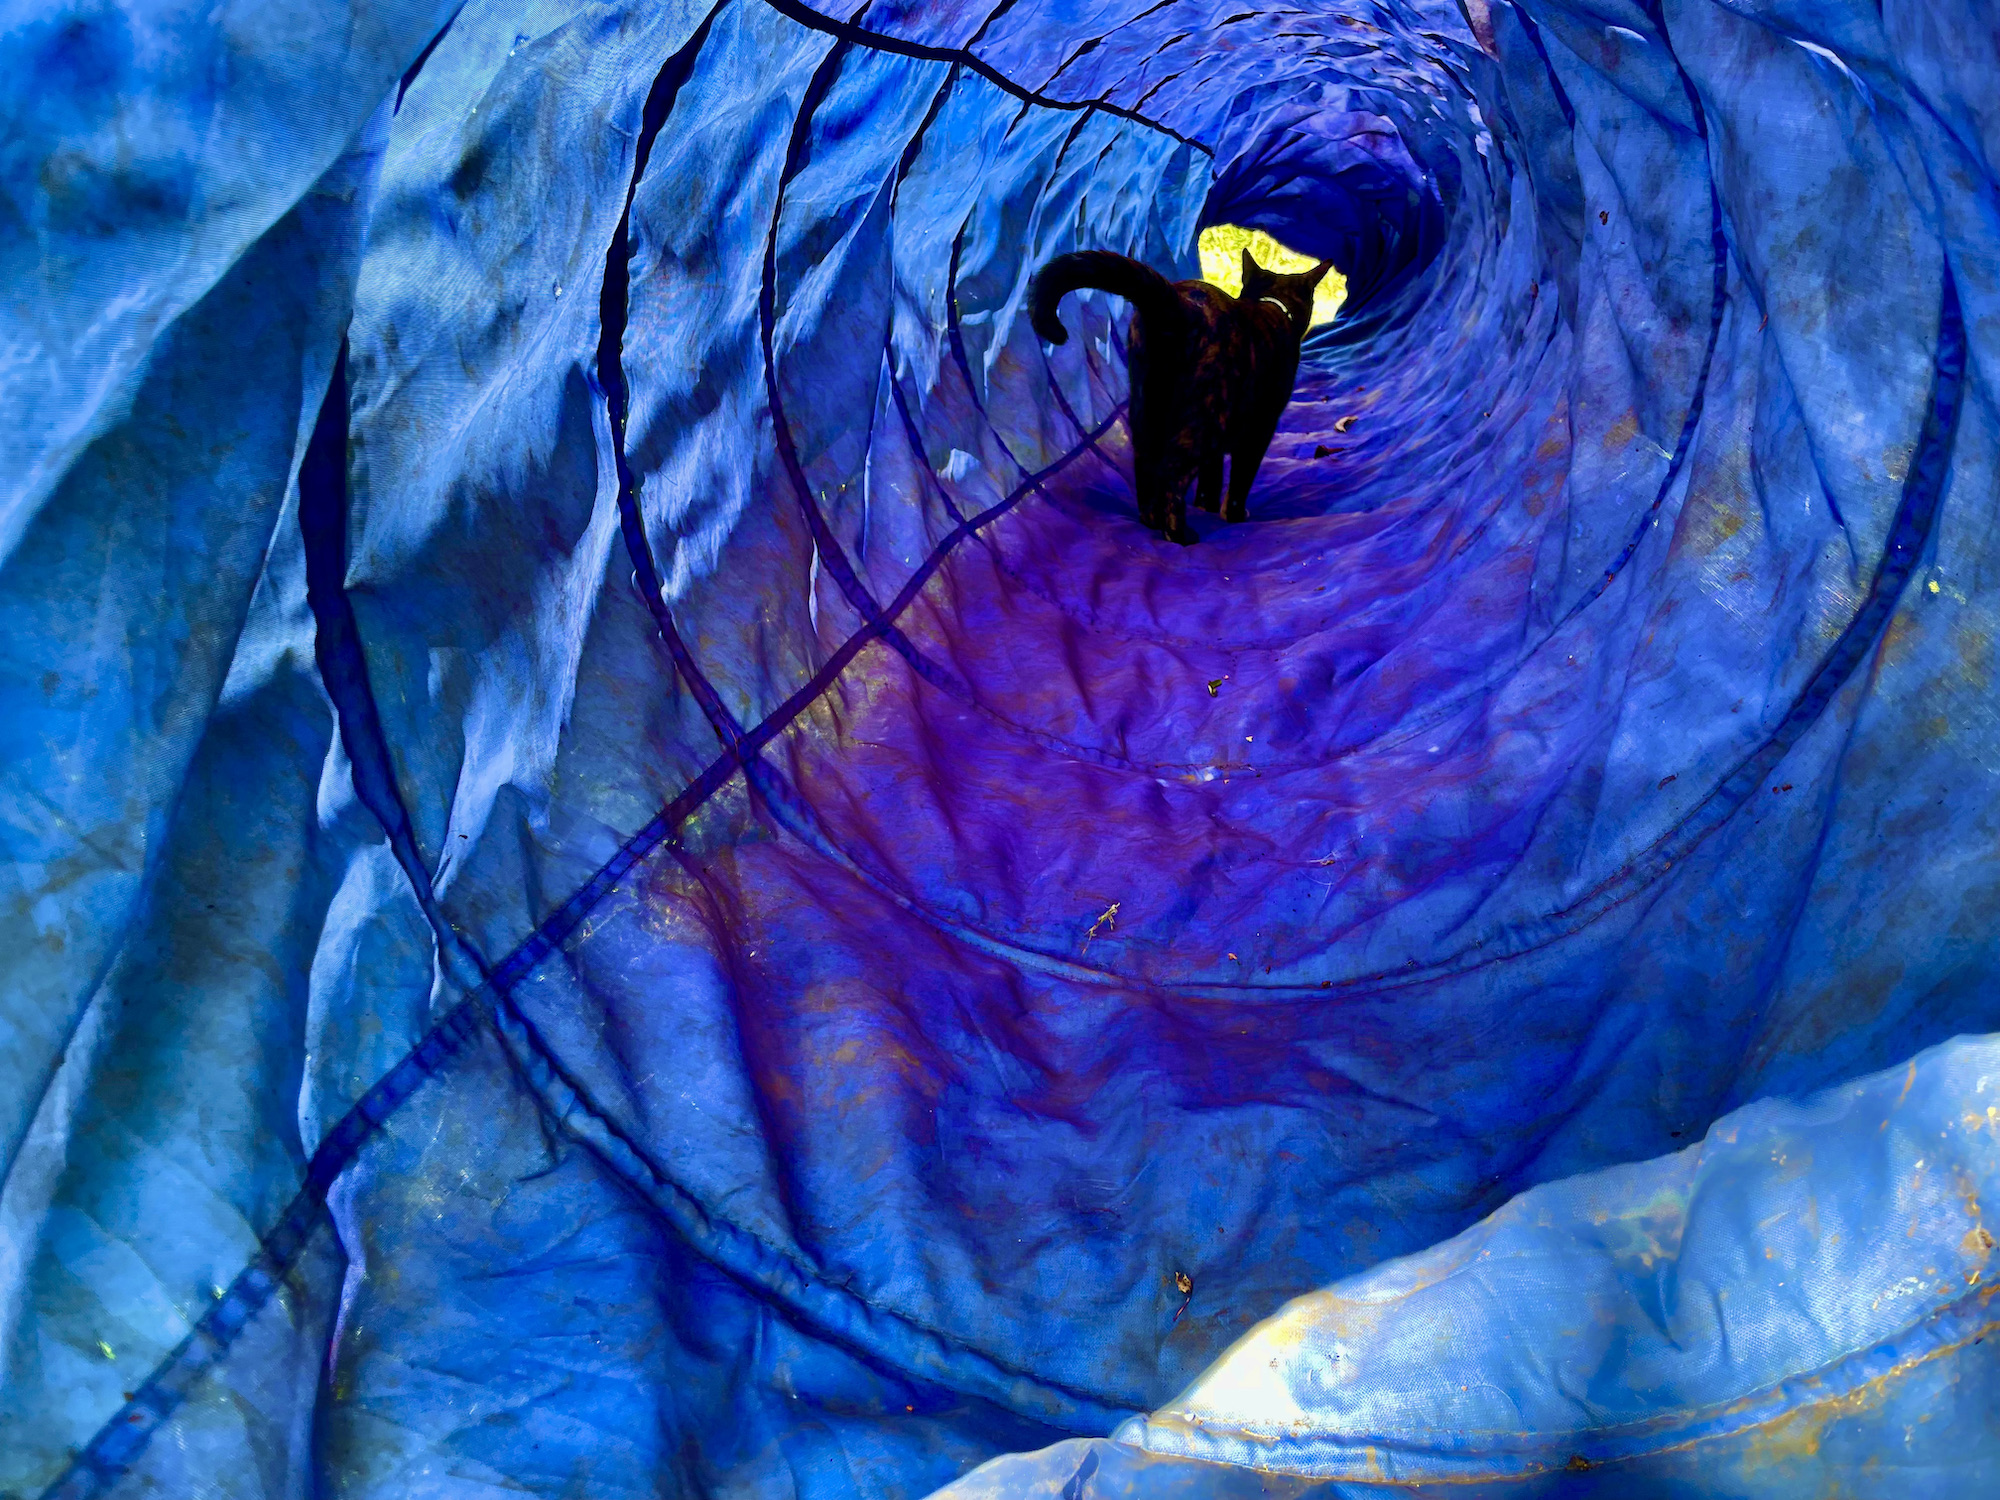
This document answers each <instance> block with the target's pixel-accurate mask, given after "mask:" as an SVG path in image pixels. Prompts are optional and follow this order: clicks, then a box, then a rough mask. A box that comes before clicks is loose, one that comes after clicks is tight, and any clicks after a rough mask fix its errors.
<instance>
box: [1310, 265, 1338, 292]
mask: <svg viewBox="0 0 2000 1500" xmlns="http://www.w3.org/2000/svg"><path fill="white" fill-rule="evenodd" d="M1332 269H1333V262H1332V261H1330V260H1323V261H1321V262H1320V263H1319V264H1318V265H1316V266H1314V267H1313V268H1312V272H1311V274H1312V285H1314V286H1318V285H1319V284H1320V283H1321V282H1322V281H1324V280H1326V273H1327V272H1328V271H1331V270H1332Z"/></svg>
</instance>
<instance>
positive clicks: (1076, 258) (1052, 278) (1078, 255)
mask: <svg viewBox="0 0 2000 1500" xmlns="http://www.w3.org/2000/svg"><path fill="white" fill-rule="evenodd" d="M1081 287H1094V288H1096V289H1097V290H1098V291H1100V292H1109V293H1111V295H1112V296H1114V297H1123V298H1124V299H1125V300H1126V301H1127V302H1129V303H1131V304H1132V306H1133V307H1134V308H1136V309H1137V310H1138V313H1139V316H1140V318H1141V319H1143V320H1144V325H1145V327H1146V329H1147V337H1148V338H1152V337H1154V336H1155V335H1156V334H1160V333H1164V332H1165V331H1166V330H1167V328H1168V327H1170V326H1171V325H1173V324H1174V323H1176V322H1178V321H1179V319H1180V315H1181V304H1180V298H1179V296H1178V295H1176V293H1175V292H1174V284H1173V283H1172V282H1171V281H1169V280H1167V278H1166V277H1164V276H1162V275H1161V274H1160V273H1159V272H1158V271H1155V270H1154V269H1153V268H1152V267H1151V266H1149V265H1145V264H1144V263H1142V262H1140V261H1136V260H1134V259H1132V257H1131V256H1129V255H1120V254H1118V253H1117V252H1116V251H1112V250H1073V251H1071V252H1070V253H1069V254H1068V255H1058V256H1057V257H1056V258H1055V259H1054V260H1052V261H1050V262H1049V263H1048V264H1047V265H1045V266H1043V267H1042V268H1041V270H1039V271H1037V272H1036V273H1035V279H1034V282H1033V284H1032V285H1031V286H1030V287H1029V289H1028V306H1029V314H1028V316H1029V320H1030V321H1031V322H1032V323H1033V324H1034V325H1035V332H1036V333H1038V334H1040V335H1041V336H1042V337H1043V338H1044V339H1046V340H1047V341H1048V342H1049V343H1051V344H1066V343H1068V342H1069V330H1068V329H1067V328H1065V327H1063V324H1062V319H1061V318H1059V317H1057V316H1056V304H1057V303H1058V302H1060V301H1062V299H1063V298H1064V297H1066V296H1068V295H1069V294H1070V293H1071V292H1074V291H1076V290H1078V289H1079V288H1081Z"/></svg>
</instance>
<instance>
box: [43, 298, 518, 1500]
mask: <svg viewBox="0 0 2000 1500" xmlns="http://www.w3.org/2000/svg"><path fill="white" fill-rule="evenodd" d="M347 358H348V341H347V336H346V335H345V334H342V336H341V340H340V348H339V352H338V353H337V354H336V355H335V357H334V365H333V373H332V375H331V377H330V379H329V380H328V382H327V390H326V395H325V398H324V399H323V400H322V401H321V403H320V410H319V416H318V419H317V420H316V421H315V422H314V424H313V432H312V437H311V439H310V440H309V441H308V443H307V445H306V452H305V456H304V458H303V459H302V460H301V461H300V464H299V480H298V485H299V530H300V533H301V537H302V540H303V543H304V547H305V554H306V602H307V605H308V607H309V608H310V609H311V611H312V615H313V655H314V658H315V660H316V662H317V664H318V666H319V673H320V680H321V682H322V683H323V684H324V685H325V687H326V691H327V696H328V697H329V698H330V699H331V700H332V701H333V709H334V719H335V723H336V726H337V728H338V731H339V734H340V742H341V745H342V747H343V748H344V749H345V750H346V752H347V758H348V764H349V772H350V776H351V779H352V781H353V784H354V790H355V794H356V796H358V797H359V798H360V799H361V802H362V805H363V806H365V807H366V808H367V809H368V811H369V812H370V814H372V815H373V816H374V818H375V821H376V822H377V824H379V825H380V827H381V828H382V831H383V834H384V835H385V836H386V837H387V838H388V840H389V846H390V848H391V850H392V851H393V852H394V853H395V856H396V862H397V863H398V864H399V865H400V866H401V867H402V869H403V874H404V876H405V878H406V879H407V880H408V882H409V884H410V889H411V892H412V894H413V895H414V896H415V897H416V900H417V902H418V904H419V905H420V906H421V907H422V909H423V913H424V919H425V921H426V922H428V923H429V925H430V927H431V930H432V932H433V934H434V935H435V938H436V941H437V945H438V962H439V964H440V965H441V966H442V967H443V968H444V969H445V970H446V972H447V973H450V974H451V976H452V978H453V979H454V981H455V982H457V983H458V984H459V985H460V986H461V987H462V988H464V989H466V990H468V991H469V992H470V993H468V995H467V997H466V998H465V999H463V1000H461V1001H460V1002H459V1003H458V1004H457V1005H455V1006H454V1007H453V1008H452V1009H451V1010H450V1011H449V1012H448V1013H447V1014H446V1015H445V1017H444V1019H443V1020H441V1021H440V1022H439V1023H438V1024H437V1025H436V1026H434V1027H433V1028H432V1029H431V1030H430V1031H429V1032H428V1033H426V1034H425V1036H424V1037H423V1039H422V1040H421V1041H419V1042H418V1044H417V1045H416V1047H415V1048H414V1049H412V1050H411V1052H410V1053H409V1054H408V1055H407V1056H405V1057H404V1058H403V1059H402V1061H400V1062H398V1063H397V1064H396V1066H395V1067H393V1068H391V1069H390V1070H389V1072H388V1073H386V1074H384V1075H383V1077H382V1078H381V1079H379V1080H378V1081H377V1082H376V1083H375V1085H374V1087H372V1088H370V1089H369V1090H368V1091H367V1092H366V1093H365V1094H363V1095H362V1096H361V1098H360V1100H359V1101H358V1102H357V1103H356V1104H355V1105H354V1107H353V1108H352V1109H350V1110H349V1111H348V1112H347V1114H346V1115H345V1116H343V1117H342V1119H341V1121H340V1123H339V1124H338V1125H336V1126H335V1127H334V1128H333V1130H332V1131H331V1132H329V1133H328V1135H327V1136H326V1137H325V1138H324V1139H323V1140H322V1141H321V1142H320V1143H319V1146H318V1147H317V1148H316V1149H315V1150H314V1152H313V1155H312V1160H311V1162H310V1163H308V1165H307V1168H306V1179H305V1183H304V1185H303V1186H302V1187H301V1188H300V1189H299V1191H298V1193H297V1194H295V1195H294V1197H293V1198H292V1201H291V1203H290V1204H289V1205H288V1206H287V1208H286V1210H285V1213H284V1215H283V1217H282V1218H280V1220H279V1221H278V1225H277V1227H276V1228H275V1229H273V1230H272V1231H271V1232H270V1233H269V1234H267V1235H266V1236H264V1238H263V1240H262V1241H261V1243H260V1244H259V1246H258V1250H257V1254H256V1255H255V1256H254V1257H252V1259H251V1261H250V1264H249V1265H248V1266H247V1267H245V1268H244V1270H243V1271H242V1272H241V1273H239V1274H238V1276H237V1277H236V1279H235V1280H234V1281H233V1282H231V1283H230V1287H229V1290H228V1291H227V1292H225V1293H224V1294H223V1295H222V1296H221V1297H220V1298H218V1299H217V1300H216V1302H215V1305H214V1306H213V1307H211V1308H210V1309H209V1310H208V1312H207V1313H206V1314H204V1315H203V1317H202V1318H201V1320H200V1321H199V1322H197V1323H196V1324H195V1326H194V1329H193V1330H192V1331H191V1332H190V1333H189V1334H188V1335H187V1337H186V1338H184V1339H183V1340H181V1342H180V1344H179V1345H177V1346H176V1347H175V1349H174V1350H173V1352H172V1353H171V1354H169V1355H168V1356H167V1357H166V1359H165V1360H163V1361H162V1362H161V1363H160V1365H159V1366H158V1367H156V1369H155V1370H154V1373H153V1374H152V1375H151V1376H150V1377H149V1378H148V1379H147V1381H146V1383H145V1384H144V1385H143V1386H141V1387H140V1388H139V1389H138V1390H137V1391H135V1392H134V1393H133V1395H132V1397H131V1399H130V1400H128V1401H127V1402H125V1404H124V1405H123V1406H121V1407H120V1408H119V1409H118V1411H117V1412H116V1413H114V1414H113V1416H112V1417H111V1419H110V1421H108V1422H106V1423H105V1424H104V1426H102V1427H101V1428H99V1429H98V1431H97V1433H96V1434H95V1436H93V1437H92V1439H91V1440H90V1442H89V1443H88V1444H87V1445H86V1446H85V1447H84V1449H83V1451H82V1452H81V1453H79V1454H78V1455H77V1457H76V1458H75V1460H74V1461H72V1463H71V1464H70V1466H69V1467H68V1468H67V1469H66V1470H65V1471H64V1472H63V1474H62V1475H61V1476H60V1477H59V1478H58V1479H57V1480H56V1481H55V1483H54V1484H52V1485H51V1486H49V1488H48V1489H47V1490H46V1491H45V1492H44V1494H45V1495H46V1496H49V1497H62V1500H83V1497H86V1496H92V1495H96V1494H99V1493H100V1492H101V1491H102V1490H103V1489H104V1488H105V1487H107V1486H108V1485H110V1484H112V1483H114V1482H115V1481H116V1480H117V1479H118V1477H119V1475H121V1474H122V1473H123V1472H124V1471H125V1470H126V1469H127V1468H129V1467H130V1466H131V1464H132V1463H133V1462H134V1461H135V1460H136V1459H137V1458H138V1456H139V1454H140V1452H141V1451H142V1450H143V1449H144V1448H145V1446H146V1444H147V1443H148V1442H149V1441H150V1440H151V1438H152V1435H153V1433H154V1432H155V1431H157V1430H158V1429H159V1427H160V1425H161V1423H163V1422H165V1421H166V1420H167V1418H168V1417H170V1416H171V1415H172V1414H173V1412H174V1411H175V1410H176V1409H177V1408H178V1407H179V1406H180V1404H181V1402H182V1401H184V1400H185V1399H186V1398H187V1396H188V1394H189V1393H190V1392H191V1391H192V1390H193V1389H194V1387H195V1385H196V1383H197V1382H199V1380H200V1379H201V1378H202V1376H203V1375H204V1374H205V1373H206V1372H207V1371H208V1370H209V1369H210V1368H211V1367H212V1366H213V1365H214V1364H215V1362H216V1361H217V1360H219V1359H221V1358H222V1356H223V1354H224V1353H225V1352H227V1350H228V1348H229V1346H230V1345H231V1344H232V1343H233V1342H234V1341H235V1338H236V1336H237V1334H239V1333H240V1332H241V1331H242V1330H243V1328H244V1327H245V1326H246V1325H247V1324H248V1323H249V1322H250V1320H251V1319H252V1318H254V1317H255V1316H256V1315H257V1312H258V1311H259V1309H261V1308H262V1307H263V1305H264V1304H265V1302H267V1301H268V1300H269V1299H270V1297H271V1294H272V1293H273V1292H275V1291H276V1290H277V1289H278V1286H279V1284H280V1283H281V1282H282V1281H283V1279H284V1276H285V1274H286V1273H287V1272H288V1271H289V1270H290V1269H291V1267H292V1265H293V1264H294V1262H296V1261H297V1259H298V1257H299V1254H300V1253H301V1252H302V1251H303V1250H304V1248H305V1246H306V1244H307V1242H308V1241H309V1240H310V1239H311V1237H312V1234H313V1231H314V1230H315V1229H317V1228H318V1227H319V1226H320V1224H321V1223H322V1222H324V1210H325V1202H326V1194H327V1190H328V1189H329V1188H330V1187H331V1186H332V1184H333V1180H334V1178H335V1177H337V1176H338V1175H339V1174H340V1172H341V1170H342V1169H343V1168H344V1167H345V1166H346V1165H347V1163H348V1162H349V1161H351V1160H352V1159H353V1156H354V1154H355V1152H356V1151H358V1150H359V1149H360V1147H361V1143H362V1142H363V1141H364V1140H366V1139H367V1137H368V1136H369V1134H370V1133H371V1132H372V1131H373V1130H374V1128H375V1126H376V1125H377V1124H379V1123H380V1122H381V1121H382V1120H384V1119H386V1118H387V1117H388V1116H389V1114H390V1113H392V1112H393V1111H394V1110H395V1109H396V1108H397V1107H398V1106H399V1105H401V1104H402V1102H403V1101H404V1100H405V1099H407V1098H409V1096H410V1095H411V1094H412V1093H414V1092H415V1091H416V1089H417V1087H418V1086H419V1085H420V1084H421V1083H422V1082H423V1081H424V1080H425V1079H426V1078H428V1077H430V1076H431V1075H432V1074H433V1073H435V1072H436V1071H437V1069H438V1068H439V1067H441V1066H442V1065H443V1063H444V1061H445V1059H446V1058H448V1057H450V1056H451V1055H452V1054H454V1053H456V1052H457V1051H458V1050H459V1048H460V1047H461V1046H463V1045H464V1042H465V1039H466V1037H468V1036H469V1035H471V1032H472V1029H473V1027H474V1025H475V1023H476V1020H477V1014H478V1011H477V1004H476V1000H475V997H476V996H478V995H479V994H480V993H481V992H482V989H483V980H484V974H485V964H484V962H483V960H481V958H480V956H479V954H478V953H477V952H476V951H475V950H474V949H473V947H472V945H471V944H470V943H468V942H467V941H466V940H465V939H464V938H463V937H461V936H460V935H458V934H457V933H456V932H454V931H453V930H452V928H451V926H450V924H449V923H448V922H447V921H446V920H445V918H444V915H443V913H442V911H441V910H440V909H439V907H438V902H437V897H436V895H435V893H434V892H433V891H432V889H431V881H430V873H429V871H428V870H427V869H426V868H425V867H424V863H423V858H422V856H421V854H420V853H419V852H418V850H417V845H416V835H415V832H414V830H413V829H412V827H411V824H410V817H409V812H408V810H407V809H406V808H405V807H404V805H403V798H402V793H401V792H400V791H399V790H398V788H397V786H396V776H395V768H394V766H393V764H392V763H391V761H390V758H389V749H388V742H387V740H386V738H385V737H384V735H383V731H382V720H381V715H380V713H379V712H378V711H377V708H376V704H375V695H374V691H373V689H372V687H371V686H370V684H369V680H368V661H367V657H366V656H365V654H364V653H363V651H362V647H361V636H360V631H359V628H358V626H357V624H356V621H355V618H354V606H353V603H352V601H351V600H349V598H348V597H347V588H346V573H347V499H348V496H347V457H348V436H349V410H348V383H347ZM454 958H456V960H457V963H454V962H453V960H454ZM467 967H470V968H472V969H475V970H477V971H478V972H479V975H480V978H479V979H473V978H472V977H471V976H470V975H468V974H466V973H465V972H464V970H465V969H466V968H467ZM454 970H456V971H457V972H453V971H454Z"/></svg>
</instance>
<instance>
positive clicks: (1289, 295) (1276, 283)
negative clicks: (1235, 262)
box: [1241, 250, 1333, 338]
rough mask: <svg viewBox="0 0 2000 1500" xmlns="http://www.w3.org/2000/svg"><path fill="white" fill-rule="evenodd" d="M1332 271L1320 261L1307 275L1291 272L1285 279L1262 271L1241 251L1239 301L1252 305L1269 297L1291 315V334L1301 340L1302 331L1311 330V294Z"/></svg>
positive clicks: (1274, 273)
mask: <svg viewBox="0 0 2000 1500" xmlns="http://www.w3.org/2000/svg"><path fill="white" fill-rule="evenodd" d="M1332 269H1333V262H1332V261H1330V260H1323V261H1321V262H1320V263H1319V264H1318V265H1316V266H1314V267H1313V268H1312V269H1311V270H1310V271H1294V272H1292V273H1291V274H1289V275H1285V274H1282V273H1280V272H1277V271H1267V270H1265V269H1264V268H1263V267H1262V266H1260V265H1258V264H1257V262H1256V261H1255V260H1254V259H1252V258H1251V255H1250V252H1249V251H1248V250H1245V251H1244V252H1243V291H1242V293H1241V300H1242V301H1244V302H1255V301H1257V300H1259V299H1260V298H1263V297H1269V298H1270V299H1271V300H1272V301H1273V302H1276V303H1277V304H1278V305H1279V306H1280V307H1282V308H1284V310H1285V311H1286V312H1287V313H1288V314H1290V315H1291V319H1292V331H1293V332H1294V333H1296V334H1297V335H1298V336H1299V337H1300V338H1304V337H1305V336H1306V330H1307V329H1308V328H1310V327H1311V326H1312V306H1313V292H1314V291H1315V290H1317V289H1318V287H1319V284H1320V283H1321V282H1322V281H1324V280H1326V273H1327V272H1328V271H1331V270H1332Z"/></svg>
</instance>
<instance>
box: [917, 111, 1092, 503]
mask: <svg viewBox="0 0 2000 1500" xmlns="http://www.w3.org/2000/svg"><path fill="white" fill-rule="evenodd" d="M1091 113H1092V111H1090V110H1085V111H1084V112H1083V113H1082V114H1081V115H1079V116H1078V117H1077V121H1076V123H1075V124H1074V125H1072V126H1070V128H1069V133H1068V134H1067V135H1065V136H1064V137H1063V140H1062V145H1061V146H1060V147H1058V148H1057V150H1056V156H1055V160H1054V161H1053V162H1052V163H1051V164H1050V166H1049V171H1048V177H1047V179H1046V181H1047V183H1048V184H1050V185H1053V184H1054V182H1055V180H1056V178H1057V177H1058V176H1060V175H1061V173H1062V165H1063V158H1064V157H1066V156H1068V155H1069V148H1070V147H1071V146H1073V145H1075V144H1076V138H1077V137H1078V136H1079V135H1081V134H1082V133H1083V128H1084V126H1086V125H1088V124H1089V123H1090V117H1091ZM971 222H972V220H971V215H969V214H968V215H967V216H966V219H965V222H964V223H961V224H960V225H959V226H958V233H956V234H954V235H953V236H952V237H951V265H950V268H949V270H948V271H947V273H946V277H945V288H944V315H945V328H946V331H947V333H948V335H949V337H950V341H951V355H952V359H953V361H954V362H955V363H956V364H957V365H958V373H959V376H960V378H961V379H963V380H964V381H965V393H966V395H968V396H970V397H971V398H972V407H973V410H974V411H976V412H978V413H979V416H980V420H982V421H983V422H985V424H986V429H987V431H989V432H991V433H992V434H993V440H994V441H995V442H997V443H998V444H999V445H1000V451H1001V452H1003V453H1005V454H1006V455H1007V458H1008V460H1009V461H1010V462H1011V463H1012V464H1013V465H1014V472H1015V473H1017V474H1026V473H1027V472H1028V466H1027V465H1026V464H1024V463H1022V462H1021V460H1020V457H1019V455H1017V454H1016V453H1015V452H1014V446H1013V444H1011V443H1009V442H1008V441H1007V438H1006V435H1005V434H1004V433H1002V432H1001V431H1000V428H999V426H998V424H997V423H995V422H994V420H993V415H992V413H990V412H989V411H987V409H986V403H985V402H984V401H982V400H980V398H979V387H978V385H977V384H976V383H975V382H974V381H973V378H972V361H971V360H970V359H969V358H968V357H967V355H966V352H965V330H964V328H963V327H962V326H961V325H960V323H959V320H958V267H959V260H960V257H961V256H962V255H963V254H964V251H965V231H966V227H967V225H969V224H970V223H971ZM1035 342H1036V346H1037V347H1038V348H1039V347H1040V344H1041V341H1040V340H1039V339H1037V340H1036V341H1035ZM1044 360H1046V355H1045V356H1044ZM1049 385H1050V387H1051V388H1054V387H1055V380H1054V378H1053V375H1052V376H1051V378H1050V380H1049ZM1056 399H1057V400H1058V401H1060V402H1061V403H1062V409H1063V413H1064V415H1066V416H1067V417H1068V418H1069V420H1070V425H1071V426H1073V427H1074V428H1075V429H1076V430H1077V431H1078V432H1082V431H1083V424H1082V423H1081V422H1079V421H1077V420H1076V413H1075V412H1073V411H1071V410H1070V407H1069V401H1068V399H1067V398H1065V397H1064V396H1063V394H1062V392H1061V391H1060V390H1057V391H1056ZM1103 456H1104V455H1103V453H1102V452H1101V451H1100V452H1099V454H1098V457H1100V458H1102V457H1103Z"/></svg>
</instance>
